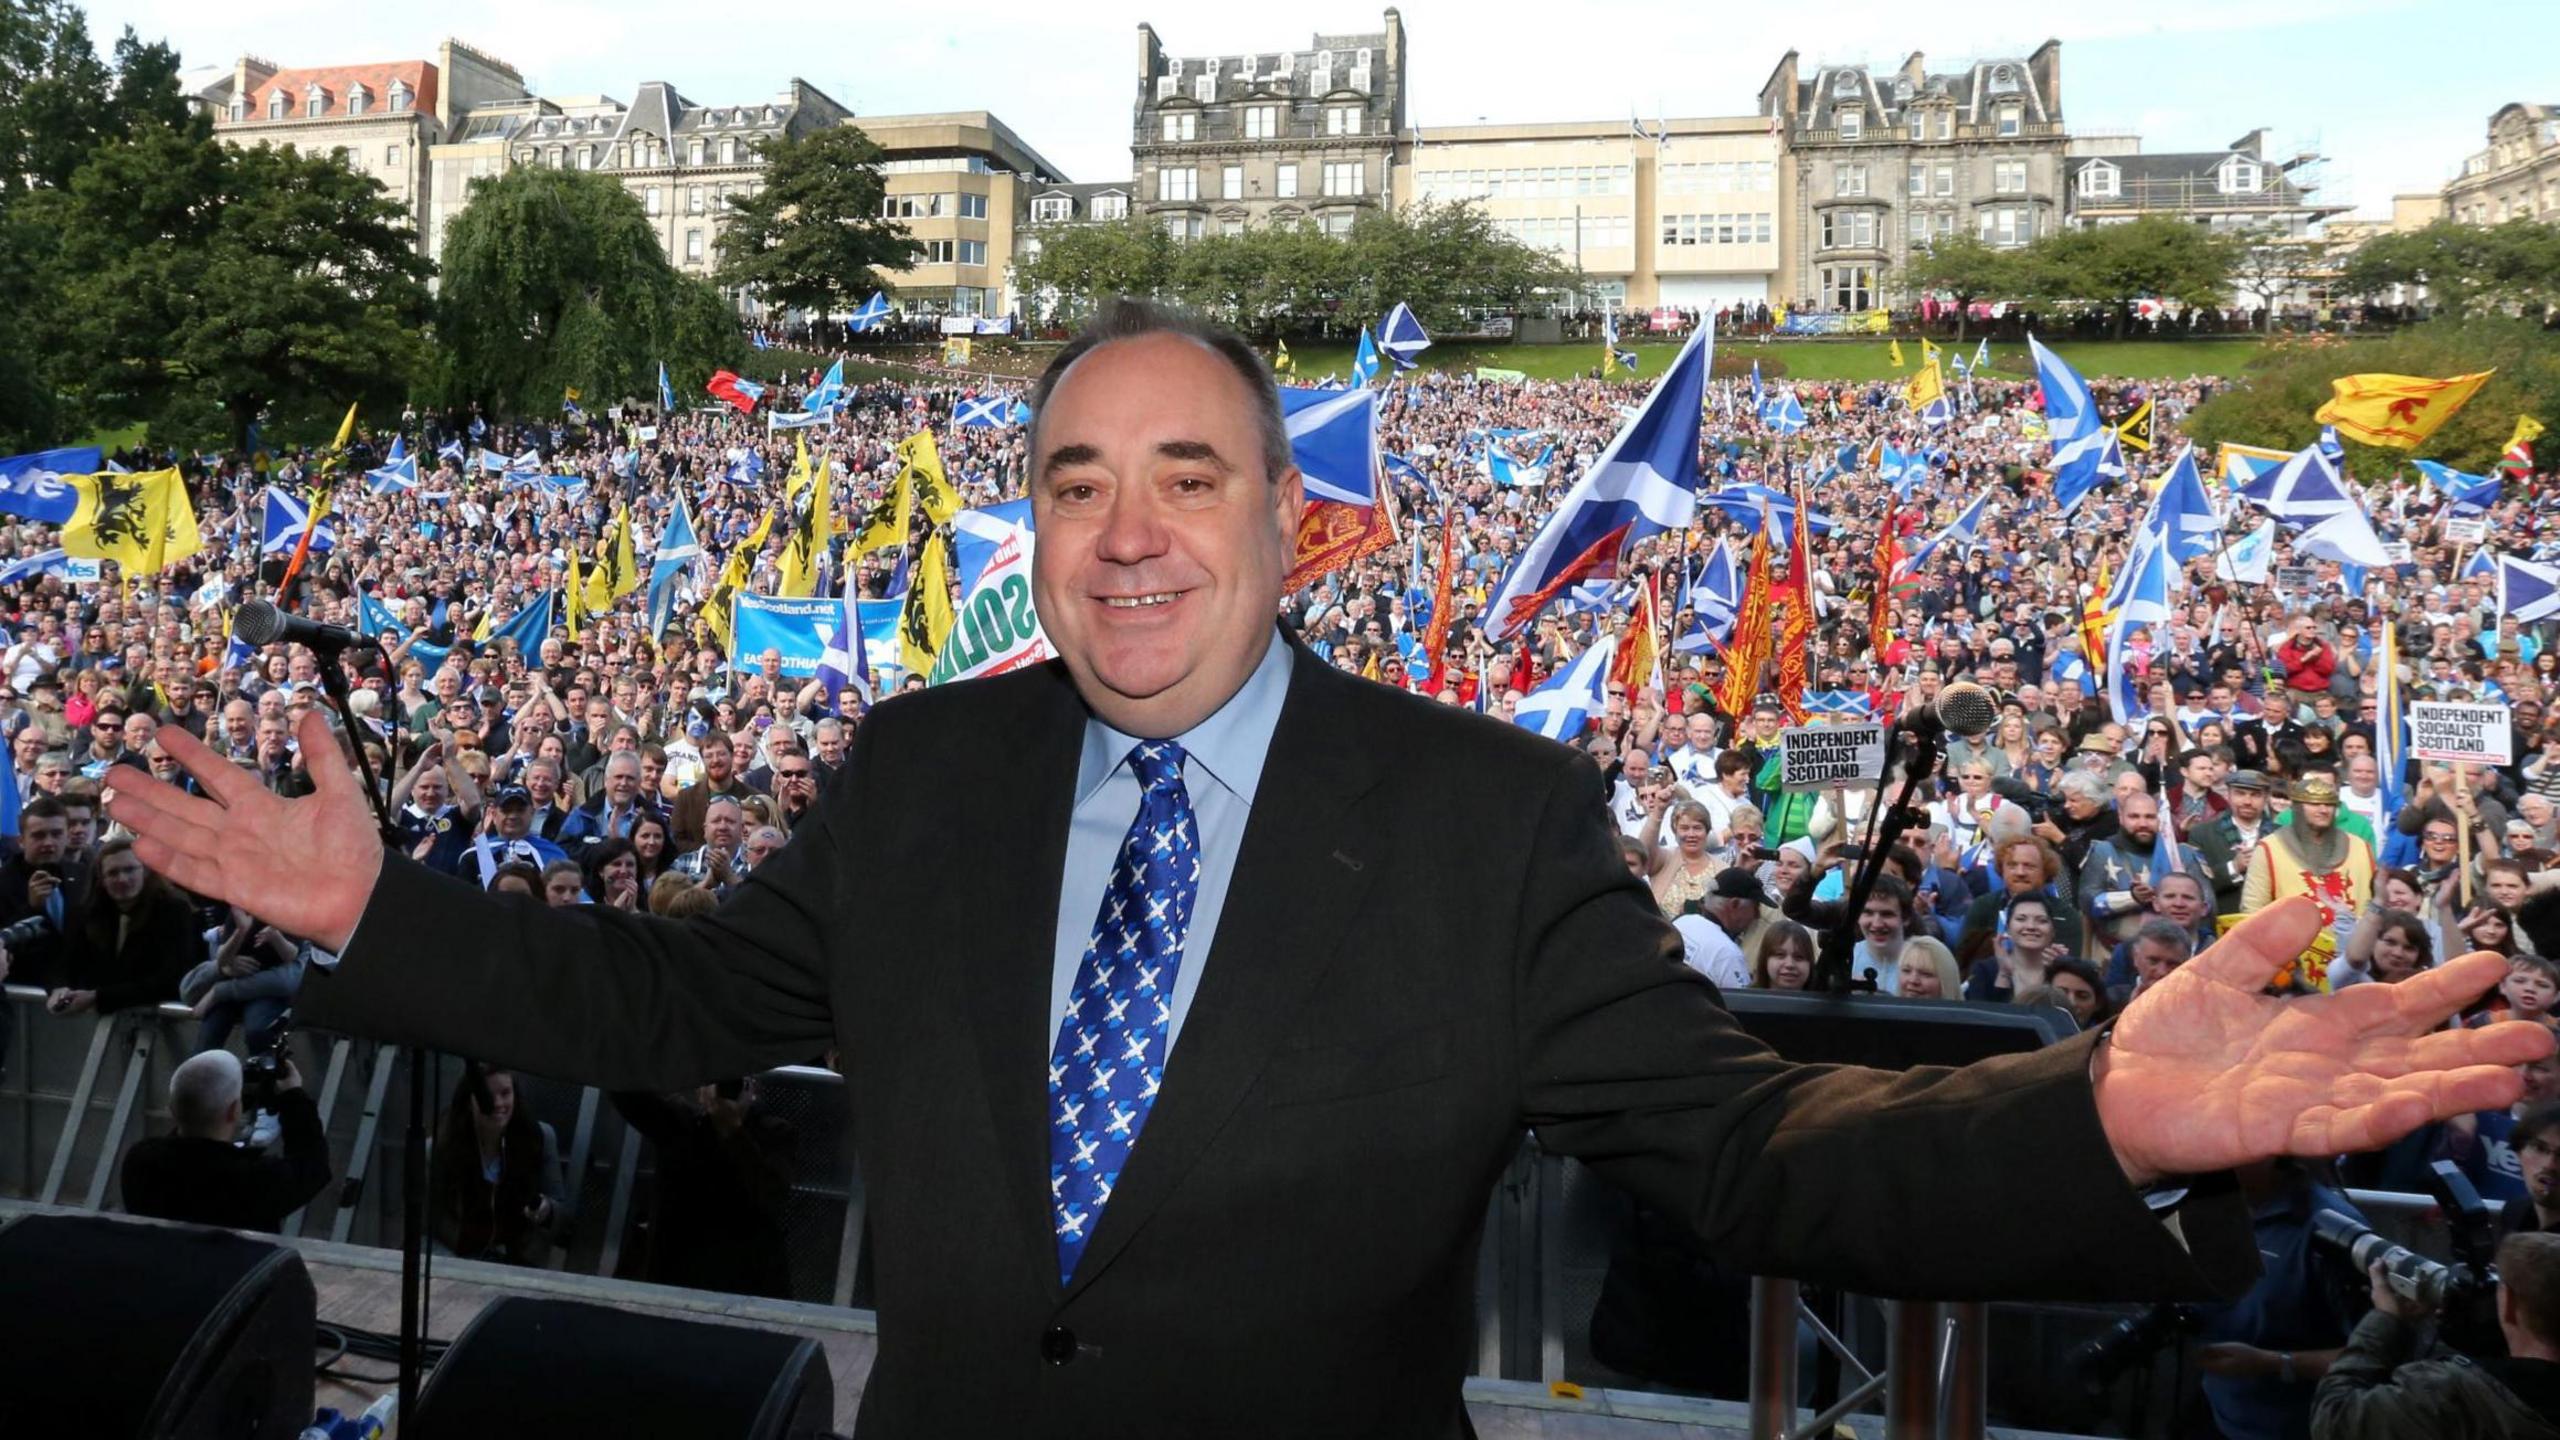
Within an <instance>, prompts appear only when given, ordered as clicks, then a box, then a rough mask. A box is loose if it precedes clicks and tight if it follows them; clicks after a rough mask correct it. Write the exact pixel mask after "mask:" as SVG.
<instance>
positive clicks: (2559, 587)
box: [2498, 555, 2560, 625]
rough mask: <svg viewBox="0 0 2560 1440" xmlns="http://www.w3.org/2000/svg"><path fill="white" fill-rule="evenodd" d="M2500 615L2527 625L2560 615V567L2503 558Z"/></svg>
mask: <svg viewBox="0 0 2560 1440" xmlns="http://www.w3.org/2000/svg"><path fill="white" fill-rule="evenodd" d="M2498 614H2499V615H2501V616H2507V615H2513V616H2514V617H2516V619H2517V620H2518V621H2519V622H2521V623H2523V624H2526V625H2530V624H2532V623H2533V622H2535V621H2536V620H2548V619H2550V618H2551V617H2552V616H2554V615H2560V567H2554V566H2550V565H2537V564H2535V563H2534V562H2533V561H2530V560H2518V559H2516V558H2515V557H2514V556H2512V555H2501V556H2499V557H2498Z"/></svg>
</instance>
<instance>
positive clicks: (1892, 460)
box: [1876, 440, 1929, 500]
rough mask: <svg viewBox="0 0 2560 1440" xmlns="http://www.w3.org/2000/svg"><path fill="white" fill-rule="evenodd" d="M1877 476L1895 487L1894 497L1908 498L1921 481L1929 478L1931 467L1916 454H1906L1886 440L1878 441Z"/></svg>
mask: <svg viewBox="0 0 2560 1440" xmlns="http://www.w3.org/2000/svg"><path fill="white" fill-rule="evenodd" d="M1876 478H1877V479H1879V480H1882V481H1883V482H1884V483H1885V484H1887V485H1890V486H1892V487H1893V498H1895V499H1897V500H1908V499H1910V498H1911V492H1912V491H1913V490H1914V489H1916V488H1918V486H1919V484H1920V482H1921V481H1923V480H1925V479H1927V478H1929V467H1928V466H1927V465H1925V464H1923V463H1921V460H1920V457H1918V456H1916V455H1905V454H1904V453H1902V452H1901V451H1899V450H1896V449H1894V448H1893V447H1892V446H1891V445H1889V444H1887V443H1885V442H1884V441H1881V440H1879V441H1877V442H1876Z"/></svg>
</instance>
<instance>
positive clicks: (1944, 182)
mask: <svg viewBox="0 0 2560 1440" xmlns="http://www.w3.org/2000/svg"><path fill="white" fill-rule="evenodd" d="M1929 178H1930V181H1931V182H1932V189H1933V191H1934V192H1935V193H1936V194H1938V195H1939V196H1941V197H1948V196H1953V195H1954V194H1955V193H1956V167H1954V166H1953V165H1941V166H1939V167H1937V168H1936V169H1935V170H1933V171H1931V172H1930V176H1929Z"/></svg>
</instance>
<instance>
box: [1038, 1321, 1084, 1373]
mask: <svg viewBox="0 0 2560 1440" xmlns="http://www.w3.org/2000/svg"><path fill="white" fill-rule="evenodd" d="M1040 1358H1041V1359H1043V1360H1046V1361H1048V1362H1049V1363H1050V1364H1052V1365H1064V1364H1066V1363H1068V1362H1069V1361H1072V1360H1074V1359H1075V1358H1076V1332H1074V1331H1073V1330H1070V1329H1068V1328H1067V1327H1066V1326H1064V1325H1052V1326H1050V1327H1049V1328H1048V1329H1047V1330H1046V1331H1044V1332H1042V1334H1041V1336H1040Z"/></svg>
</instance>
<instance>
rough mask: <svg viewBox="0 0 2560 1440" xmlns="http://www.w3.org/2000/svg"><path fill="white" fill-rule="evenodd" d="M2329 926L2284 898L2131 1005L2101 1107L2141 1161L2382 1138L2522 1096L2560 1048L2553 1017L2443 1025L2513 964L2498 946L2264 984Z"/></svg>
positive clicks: (2332, 1150) (2150, 1170) (2203, 1165)
mask: <svg viewBox="0 0 2560 1440" xmlns="http://www.w3.org/2000/svg"><path fill="white" fill-rule="evenodd" d="M2320 925H2321V910H2320V906H2319V905H2318V904H2317V903H2316V902H2314V901H2312V900H2310V899H2307V898H2303V897H2295V898H2292V899H2288V900H2284V901H2280V902H2278V903H2276V904H2274V905H2271V906H2269V907H2267V908H2266V909H2265V910H2262V911H2260V912H2259V913H2257V914H2255V915H2252V916H2251V917H2249V919H2248V920H2247V921H2245V922H2244V923H2242V924H2241V925H2240V927H2239V928H2238V929H2235V930H2233V931H2232V932H2231V933H2230V934H2228V935H2225V936H2223V937H2222V939H2221V940H2220V941H2219V942H2217V943H2216V944H2215V945H2214V946H2213V947H2212V948H2211V949H2208V950H2207V951H2205V952H2204V953H2203V954H2202V955H2199V956H2197V957H2196V958H2195V959H2193V960H2191V961H2189V962H2187V963H2186V964H2185V965H2182V966H2180V967H2179V968H2178V969H2177V970H2176V971H2175V972H2173V973H2172V974H2171V975H2169V976H2168V978H2166V979H2164V980H2162V981H2161V982H2160V983H2159V984H2157V985H2155V986H2152V987H2150V988H2149V989H2147V990H2145V991H2144V992H2143V993H2142V994H2141V995H2140V996H2139V997H2138V998H2136V999H2135V1000H2134V1002H2133V1003H2132V1004H2131V1005H2129V1006H2127V1007H2126V1009H2125V1012H2124V1015H2123V1016H2122V1018H2120V1019H2119V1020H2117V1022H2116V1026H2115V1030H2114V1031H2113V1033H2112V1034H2111V1035H2110V1036H2109V1037H2108V1040H2107V1043H2106V1045H2105V1047H2104V1048H2103V1049H2101V1050H2100V1052H2099V1060H2098V1066H2097V1071H2096V1079H2097V1094H2098V1118H2099V1120H2100V1121H2101V1122H2102V1123H2103V1124H2104V1126H2105V1127H2106V1132H2107V1139H2108V1141H2109V1143H2111V1144H2112V1145H2113V1146H2114V1147H2115V1152H2116V1157H2117V1159H2118V1160H2120V1161H2122V1162H2123V1164H2124V1167H2125V1170H2126V1172H2127V1173H2128V1174H2131V1175H2133V1176H2134V1177H2135V1178H2136V1179H2139V1180H2146V1181H2147V1180H2151V1179H2156V1178H2159V1177H2163V1176H2171V1175H2192V1174H2202V1173H2205V1172H2209V1171H2215V1170H2227V1169H2230V1168H2231V1167H2233V1166H2235V1165H2241V1164H2246V1163H2248V1162H2249V1161H2253V1160H2260V1159H2264V1158H2266V1157H2268V1156H2272V1155H2304V1156H2321V1155H2340V1154H2347V1153H2351V1152H2354V1151H2359V1150H2371V1149H2374V1148H2376V1147H2378V1146H2382V1145H2387V1144H2389V1143H2391V1142H2392V1141H2394V1140H2396V1139H2398V1138H2400V1137H2401V1136H2402V1135H2405V1134H2407V1133H2409V1132H2410V1131H2412V1130H2415V1129H2417V1128H2418V1127H2419V1126H2421V1125H2424V1124H2426V1123H2427V1122H2428V1121H2430V1120H2438V1119H2444V1118H2447V1117H2450V1116H2454V1115H2462V1114H2467V1113H2469V1112H2471V1111H2475V1110H2492V1109H2498V1108H2501V1107H2504V1106H2507V1105H2512V1104H2514V1103H2515V1101H2516V1098H2517V1096H2519V1095H2520V1094H2522V1093H2523V1088H2524V1081H2523V1078H2522V1077H2521V1076H2519V1075H2518V1074H2517V1073H2516V1071H2515V1070H2514V1068H2513V1067H2515V1066H2517V1065H2521V1064H2523V1063H2524V1062H2525V1061H2528V1060H2532V1059H2537V1058H2539V1057H2541V1056H2544V1055H2548V1054H2550V1053H2551V1049H2552V1036H2551V1032H2550V1030H2549V1029H2547V1028H2546V1027H2544V1026H2541V1025H2537V1024H2533V1023H2531V1022H2528V1021H2510V1022H2507V1023H2504V1024H2498V1025H2490V1026H2486V1027H2484V1028H2481V1029H2477V1030H2438V1029H2437V1028H2436V1027H2437V1026H2439V1025H2441V1024H2442V1023H2443V1022H2444V1020H2445V1019H2446V1017H2448V1016H2450V1015H2452V1014H2454V1013H2455V1012H2456V1011H2458V1010H2460V1009H2461V1008H2462V1007H2463V1006H2465V1005H2468V1004H2471V1003H2472V1002H2474V1001H2476V1000H2477V999H2479V997H2480V996H2481V995H2482V994H2483V993H2485V992H2486V991H2487V990H2488V989H2489V987H2491V986H2492V985H2495V984H2497V983H2498V981H2499V980H2500V979H2501V978H2502V977H2504V976H2505V974H2506V970H2507V962H2506V959H2505V957H2503V956H2499V955H2492V954H2485V953H2483V954H2476V955H2465V956H2463V957H2462V958H2461V959H2459V960H2455V961H2452V962H2451V963H2449V964H2445V965H2440V966H2437V967H2436V968H2434V969H2432V970H2426V971H2422V972H2420V973H2419V974H2417V975H2416V976H2414V977H2412V978H2410V979H2408V980H2406V981H2403V982H2401V983H2400V984H2397V985H2385V984H2366V985H2355V986H2350V987H2348V988H2347V989H2345V990H2341V991H2339V992H2337V993H2336V994H2332V995H2307V996H2293V997H2282V996H2274V995H2268V994H2266V993H2264V992H2265V988H2266V986H2267V984H2268V983H2269V982H2270V981H2272V980H2273V979H2274V978H2275V975H2276V972H2277V971H2279V970H2280V969H2282V968H2283V967H2284V966H2285V965H2286V964H2288V963H2290V962H2291V961H2292V960H2294V959H2295V958H2296V957H2297V956H2299V955H2300V954H2301V953H2302V951H2303V949H2304V948H2305V947H2306V946H2308V945H2309V944H2310V943H2311V941H2312V938H2313V937H2314V936H2315V935H2317V934H2318V933H2319V930H2320Z"/></svg>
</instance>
